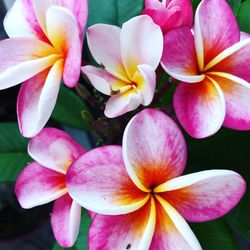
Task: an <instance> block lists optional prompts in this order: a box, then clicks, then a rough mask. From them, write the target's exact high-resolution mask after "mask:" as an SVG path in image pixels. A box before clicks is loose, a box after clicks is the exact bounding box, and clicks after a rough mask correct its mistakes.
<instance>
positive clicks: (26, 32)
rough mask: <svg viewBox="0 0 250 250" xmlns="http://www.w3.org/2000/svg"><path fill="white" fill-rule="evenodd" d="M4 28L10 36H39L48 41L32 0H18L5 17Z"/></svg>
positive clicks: (40, 38)
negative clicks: (38, 20)
mask: <svg viewBox="0 0 250 250" xmlns="http://www.w3.org/2000/svg"><path fill="white" fill-rule="evenodd" d="M4 29H5V31H6V33H7V34H8V36H9V37H26V38H27V37H30V38H38V39H39V40H42V41H44V42H48V39H47V37H46V35H45V34H44V33H43V31H42V29H41V27H40V25H39V23H38V22H37V18H36V14H35V11H34V8H33V5H32V0H16V1H15V2H14V4H13V6H12V7H11V9H10V10H9V11H8V13H7V15H6V16H5V18H4Z"/></svg>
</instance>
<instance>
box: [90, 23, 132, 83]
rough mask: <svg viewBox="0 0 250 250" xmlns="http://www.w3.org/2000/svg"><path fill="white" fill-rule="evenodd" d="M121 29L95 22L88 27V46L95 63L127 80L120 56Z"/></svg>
mask: <svg viewBox="0 0 250 250" xmlns="http://www.w3.org/2000/svg"><path fill="white" fill-rule="evenodd" d="M120 34H121V29H120V28H118V27H116V26H114V25H107V24H96V25H93V26H91V27H90V28H88V30H87V39H88V46H89V49H90V51H91V54H92V56H93V57H94V59H95V60H96V62H97V63H99V64H100V65H103V66H104V67H105V69H106V70H107V71H109V72H110V73H111V74H112V75H113V76H116V77H118V78H120V79H122V80H123V81H127V82H129V78H128V76H127V73H126V71H125V69H124V65H123V62H122V58H121V44H120Z"/></svg>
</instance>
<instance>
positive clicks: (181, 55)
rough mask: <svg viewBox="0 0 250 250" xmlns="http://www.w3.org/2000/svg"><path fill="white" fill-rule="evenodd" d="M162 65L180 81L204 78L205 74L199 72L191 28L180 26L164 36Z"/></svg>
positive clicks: (196, 80)
mask: <svg viewBox="0 0 250 250" xmlns="http://www.w3.org/2000/svg"><path fill="white" fill-rule="evenodd" d="M161 65H162V67H163V69H164V70H165V71H166V72H167V73H168V74H169V75H171V76H173V77H174V78H176V79H178V80H180V81H184V82H200V81H202V80H203V79H204V74H200V73H199V72H198V63H197V58H196V52H195V47H194V37H193V34H192V33H191V31H190V29H188V28H179V29H176V30H173V31H170V32H169V33H168V34H167V35H165V36H164V50H163V55H162V59H161Z"/></svg>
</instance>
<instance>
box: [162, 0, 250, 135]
mask: <svg viewBox="0 0 250 250" xmlns="http://www.w3.org/2000/svg"><path fill="white" fill-rule="evenodd" d="M244 38H246V34H243V35H242V39H243V40H241V41H240V30H239V27H238V24H237V21H236V19H235V16H234V14H233V12H232V10H231V8H230V7H229V5H228V4H227V3H226V1H225V0H220V1H218V0H203V1H202V2H201V3H200V5H199V6H198V9H197V11H196V16H195V26H194V35H193V34H192V32H191V31H190V30H189V29H188V28H185V27H183V28H179V29H176V30H173V31H171V32H169V33H168V34H167V35H166V36H165V37H164V46H165V48H166V49H165V50H164V53H163V57H162V66H163V68H164V69H165V70H166V72H167V73H168V74H170V75H171V76H173V77H174V78H176V79H178V80H180V81H182V83H181V84H180V85H179V86H178V87H177V89H176V91H175V94H174V108H175V112H176V115H177V118H178V119H179V121H180V123H181V124H182V126H183V127H184V128H185V129H186V131H187V132H188V133H189V134H190V135H191V136H193V137H196V138H203V137H207V136H210V135H212V134H214V133H216V132H217V131H218V130H219V129H220V127H221V126H222V125H223V126H225V127H228V128H232V129H237V130H249V129H250V84H249V81H250V39H249V38H246V39H244Z"/></svg>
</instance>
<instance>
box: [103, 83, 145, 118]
mask: <svg viewBox="0 0 250 250" xmlns="http://www.w3.org/2000/svg"><path fill="white" fill-rule="evenodd" d="M123 89H126V90H125V91H124V92H123ZM142 103H143V96H142V94H141V93H140V92H137V90H135V89H133V87H132V86H131V87H130V86H128V90H127V87H124V88H122V89H121V94H117V95H113V96H111V97H110V99H109V100H108V101H107V103H106V107H105V110H104V114H105V116H107V117H108V118H115V117H118V116H121V115H123V114H125V113H128V112H130V111H133V110H135V109H137V108H138V107H139V106H140V104H142Z"/></svg>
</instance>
